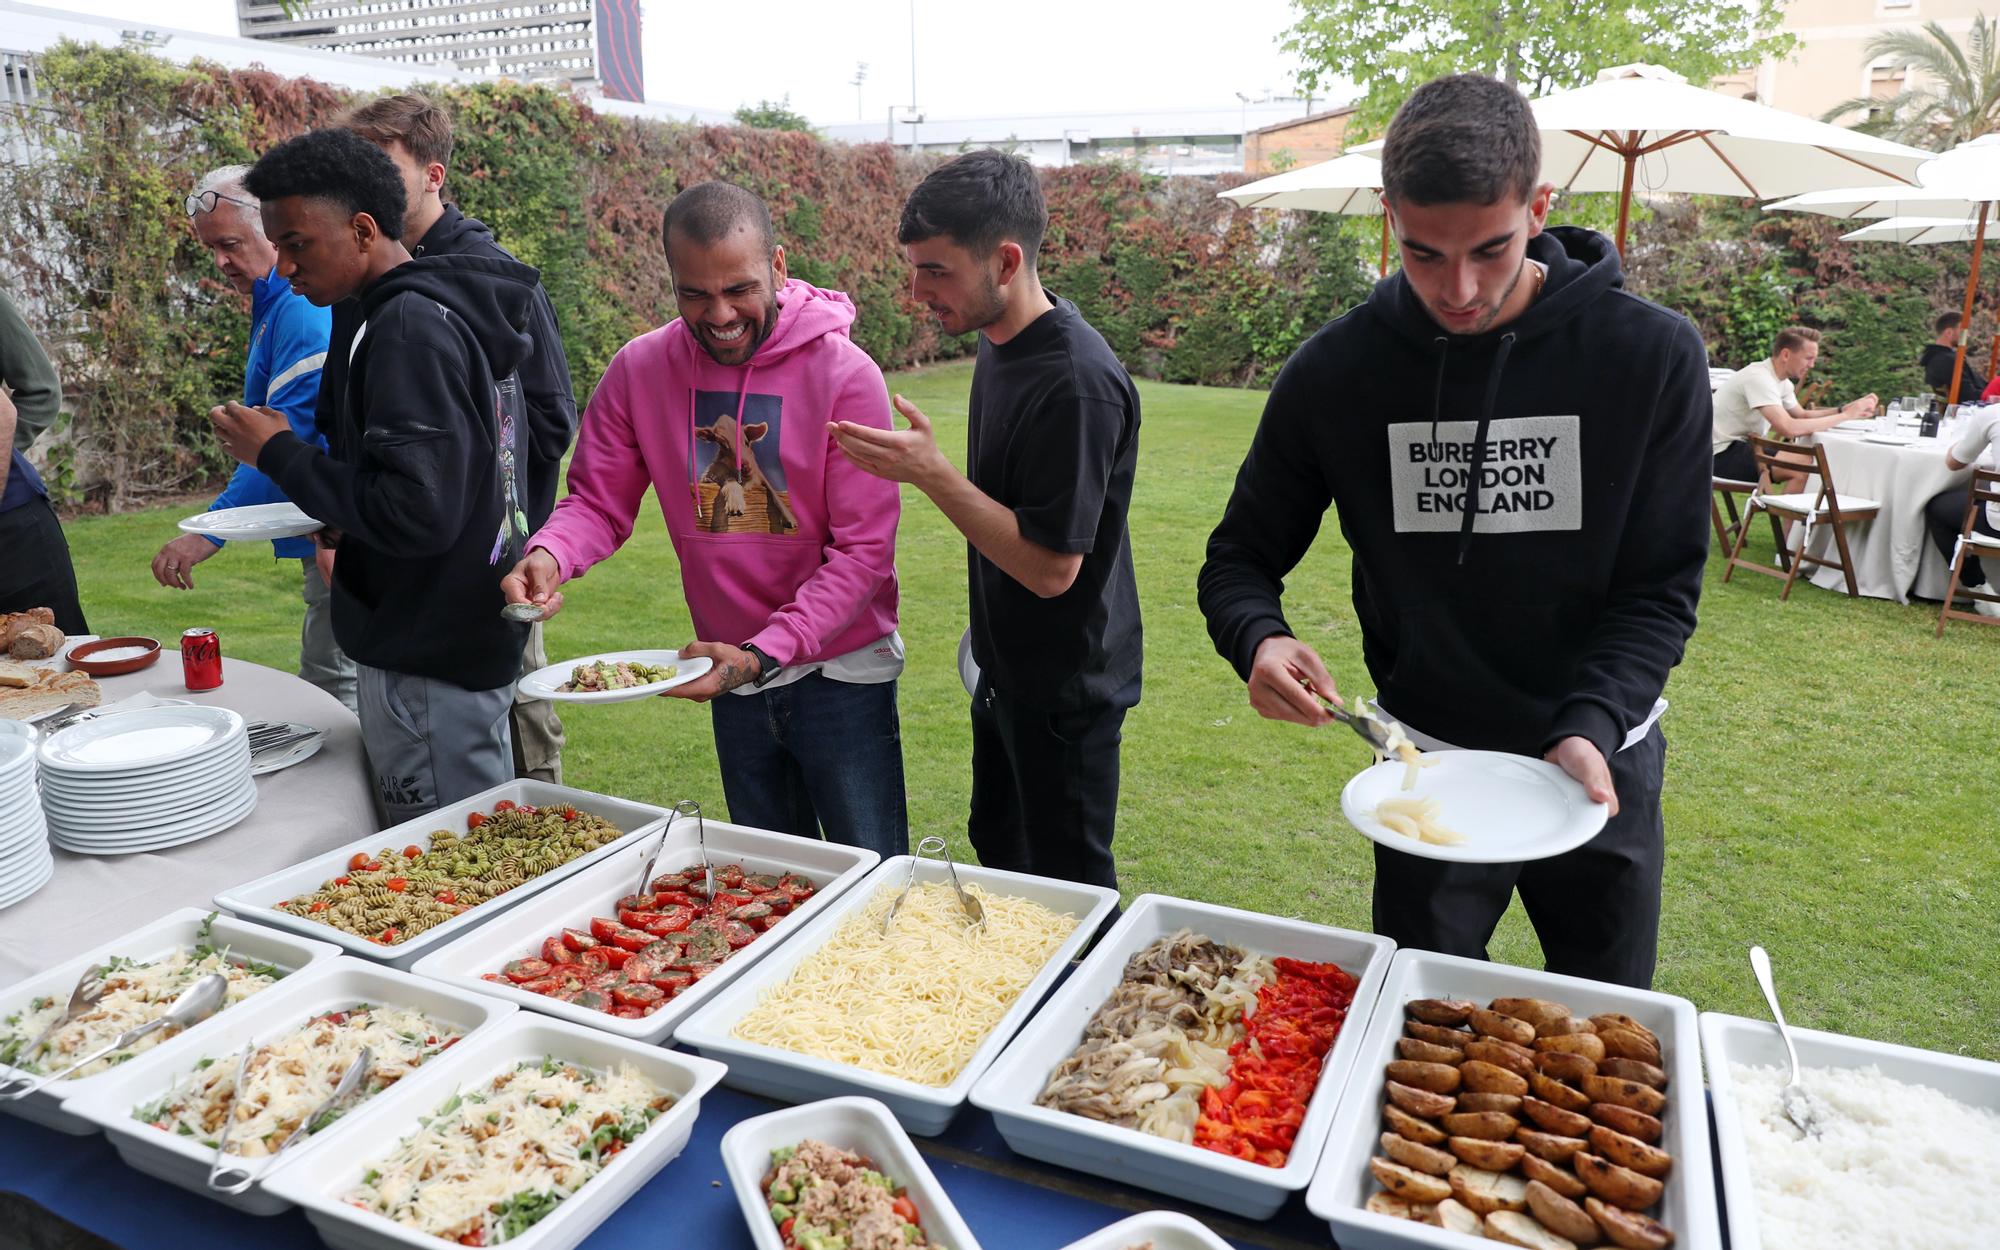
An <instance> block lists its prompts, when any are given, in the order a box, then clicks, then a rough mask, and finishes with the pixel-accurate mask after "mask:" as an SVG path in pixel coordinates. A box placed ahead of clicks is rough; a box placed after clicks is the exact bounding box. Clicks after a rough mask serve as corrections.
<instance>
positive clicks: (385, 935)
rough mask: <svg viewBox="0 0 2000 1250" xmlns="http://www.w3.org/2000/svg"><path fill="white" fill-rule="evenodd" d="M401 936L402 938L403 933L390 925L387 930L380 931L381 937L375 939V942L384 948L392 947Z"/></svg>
mask: <svg viewBox="0 0 2000 1250" xmlns="http://www.w3.org/2000/svg"><path fill="white" fill-rule="evenodd" d="M401 936H403V931H402V930H401V929H398V928H397V927H396V926H394V925H390V926H389V927H388V928H386V929H384V930H382V936H381V937H378V938H376V939H375V940H376V941H378V942H380V943H381V944H382V945H384V946H390V945H393V944H394V943H395V941H396V939H397V938H399V937H401Z"/></svg>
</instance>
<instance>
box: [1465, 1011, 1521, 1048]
mask: <svg viewBox="0 0 2000 1250" xmlns="http://www.w3.org/2000/svg"><path fill="white" fill-rule="evenodd" d="M1470 1023H1471V1025H1472V1031H1473V1032H1474V1033H1477V1034H1479V1035H1480V1036H1481V1037H1497V1038H1499V1039H1500V1040H1501V1041H1503V1042H1512V1043H1514V1044H1515V1045H1516V1046H1526V1045H1527V1044H1528V1043H1529V1042H1532V1041H1534V1040H1535V1026H1534V1025H1532V1024H1529V1023H1528V1022H1527V1021H1526V1020H1516V1019H1515V1018H1514V1017H1512V1016H1503V1015H1501V1014H1500V1013H1499V1012H1497V1011H1487V1010H1485V1009H1483V1008H1481V1009H1478V1010H1475V1011H1474V1012H1473V1013H1472V1018H1471V1021H1470Z"/></svg>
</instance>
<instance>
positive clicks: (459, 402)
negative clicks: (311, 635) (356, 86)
mask: <svg viewBox="0 0 2000 1250" xmlns="http://www.w3.org/2000/svg"><path fill="white" fill-rule="evenodd" d="M244 184H245V186H246V187H247V188H248V190H249V191H250V192H251V194H253V195H255V196H257V197H258V199H259V200H261V201H262V202H263V215H264V230H265V234H266V236H267V237H268V238H269V239H270V240H271V242H272V243H273V244H275V245H276V246H277V249H278V273H279V275H280V276H281V277H283V278H285V279H286V280H288V281H289V282H290V283H291V284H292V288H293V290H295V291H297V292H298V293H299V294H301V295H303V296H305V297H306V298H307V299H308V300H310V301H312V302H313V303H314V304H317V305H320V306H321V307H325V306H327V305H331V304H337V303H339V302H340V301H341V300H345V299H353V300H355V301H356V309H357V311H358V313H359V316H360V323H359V325H358V326H357V328H356V330H355V333H354V336H353V339H352V340H351V342H350V344H349V345H347V346H346V347H345V348H343V350H344V351H345V352H346V353H347V354H346V355H345V357H344V358H343V362H342V363H343V364H344V365H345V370H344V377H343V379H342V382H341V385H340V386H339V387H337V388H333V395H332V402H333V411H332V413H331V416H330V419H329V420H327V422H326V424H324V425H323V426H322V427H321V428H322V429H323V430H325V431H326V432H327V434H328V441H329V445H330V448H331V451H330V453H328V452H321V451H319V450H318V449H316V448H314V447H312V446H310V445H309V444H307V443H305V442H302V441H301V440H300V439H299V438H298V437H297V436H296V435H294V434H293V433H292V432H291V429H290V426H289V425H288V423H287V422H286V420H285V418H284V416H283V415H282V414H279V413H275V412H272V411H270V410H268V409H263V408H245V407H244V406H243V405H241V404H234V403H232V404H228V405H225V406H224V407H223V408H219V409H217V410H216V411H215V412H213V413H211V414H210V415H211V419H212V420H213V421H214V424H215V427H216V431H217V433H218V434H219V435H220V436H221V438H222V442H223V445H224V447H226V448H227V449H228V451H229V454H230V455H232V456H234V457H236V458H237V459H238V460H241V461H243V462H244V463H246V464H254V465H256V466H257V468H259V469H260V470H262V471H263V472H264V474H265V475H266V476H268V477H269V478H271V480H272V481H274V482H276V483H277V484H278V485H279V487H280V488H281V489H282V490H283V491H284V492H285V494H286V495H287V496H288V497H289V498H291V499H292V500H293V501H295V502H296V503H297V504H298V505H299V506H300V507H301V508H304V509H305V510H306V511H307V512H308V513H310V514H312V515H313V516H314V517H317V518H318V519H320V520H321V521H323V522H325V523H326V525H327V527H328V529H329V530H330V531H332V532H333V537H334V539H335V541H336V543H337V547H338V551H339V558H338V559H337V560H336V561H335V562H334V577H333V627H334V635H335V637H337V638H338V639H339V640H340V645H341V649H342V650H344V651H346V652H347V654H348V655H350V656H352V657H353V658H354V660H355V662H356V665H357V667H358V669H359V689H358V691H357V693H358V696H359V701H360V715H361V730H362V735H363V739H364V741H365V742H366V744H367V748H368V758H369V761H370V764H371V766H372V767H373V770H374V772H375V774H376V779H377V783H378V786H379V788H380V792H381V802H382V806H383V808H384V810H385V812H386V813H387V815H388V816H389V818H390V820H391V821H392V822H393V821H400V820H407V819H412V818H414V817H416V816H419V815H422V814H423V813H425V812H428V811H430V810H432V809H434V808H437V807H439V806H442V805H444V804H448V803H452V802H456V801H457V800H459V799H462V798H464V797H466V796H467V795H470V794H475V793H478V792H479V791H481V790H484V789H487V788H489V787H491V786H495V785H499V784H501V783H502V782H504V781H507V780H509V779H510V778H512V777H513V775H514V768H513V760H512V755H511V752H510V749H509V737H510V734H509V731H508V724H507V717H508V709H509V708H510V706H511V705H512V703H513V685H514V681H515V679H516V677H518V675H519V674H520V671H521V648H522V645H523V642H524V637H525V635H526V633H527V627H526V626H524V625H518V624H514V623H511V622H509V621H506V620H504V619H503V618H502V617H501V616H500V609H501V606H502V605H503V604H504V602H505V599H504V597H503V596H502V595H501V593H500V578H501V576H502V575H504V574H505V573H506V572H507V571H508V570H509V569H511V568H513V566H514V564H515V562H516V561H517V560H518V559H519V558H520V556H521V548H522V545H523V543H524V542H525V540H526V538H527V536H528V533H529V527H528V522H527V518H526V515H525V491H526V484H525V481H524V475H523V474H522V473H521V472H520V471H519V466H520V465H521V463H522V461H523V459H524V458H525V445H526V442H527V440H528V437H529V436H528V432H527V429H526V426H527V418H526V413H525V405H524V404H523V403H522V401H521V396H520V389H519V384H518V382H517V380H516V378H515V376H514V375H515V371H516V370H517V369H518V368H519V367H520V365H521V363H522V361H524V360H525V359H526V358H527V356H528V353H529V350H530V346H531V345H530V340H529V337H528V333H527V327H528V324H529V306H530V304H531V302H532V300H533V298H534V292H535V285H536V275H535V271H534V270H533V269H530V268H529V267H528V266H526V265H522V264H518V263H516V262H514V261H509V260H497V259H489V258H485V257H472V256H427V257H423V258H421V259H412V258H411V256H410V253H409V252H408V250H407V249H405V248H404V247H403V245H402V243H401V241H400V236H401V235H402V232H403V185H402V181H401V179H400V178H399V177H398V176H397V174H396V167H395V166H394V165H393V164H391V163H390V161H389V158H388V157H387V156H385V155H383V154H382V152H381V151H380V150H379V149H378V148H376V147H375V146H374V145H372V144H370V143H369V142H368V141H367V140H365V139H362V138H361V137H360V136H358V135H355V134H353V133H351V132H349V131H346V130H316V131H313V132H311V133H309V134H305V135H301V136H299V137H298V138H296V139H292V140H289V141H287V142H286V143H283V144H281V145H279V146H278V147H277V148H274V149H273V150H272V151H270V152H269V153H267V154H265V156H264V158H263V159H262V160H260V161H258V162H257V164H256V166H255V167H254V168H252V169H251V171H250V173H249V174H248V175H247V176H246V177H245V179H244ZM327 389H328V387H327V385H326V384H325V383H324V381H323V382H322V393H323V394H324V393H326V391H327Z"/></svg>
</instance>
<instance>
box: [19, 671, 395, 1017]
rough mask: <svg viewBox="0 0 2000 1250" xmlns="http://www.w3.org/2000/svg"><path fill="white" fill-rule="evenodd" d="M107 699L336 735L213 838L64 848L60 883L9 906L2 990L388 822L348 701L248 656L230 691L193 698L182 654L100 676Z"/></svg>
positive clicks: (232, 674) (273, 779)
mask: <svg viewBox="0 0 2000 1250" xmlns="http://www.w3.org/2000/svg"><path fill="white" fill-rule="evenodd" d="M98 683H99V684H100V685H101V686H102V687H103V688H104V699H103V701H104V703H106V704H111V703H116V702H118V701H119V700H121V699H127V698H130V697H131V696H133V695H135V694H139V693H140V692H142V691H143V692H145V693H148V694H151V695H153V696H155V697H157V698H161V699H185V700H187V701H188V702H190V703H205V704H209V705H212V706H215V707H226V708H231V709H233V710H235V711H236V712H239V713H241V714H242V716H243V718H244V719H245V720H246V721H252V722H255V721H295V722H298V723H300V724H305V725H311V726H313V727H314V728H316V729H322V730H325V731H326V741H325V742H324V744H322V745H321V747H320V750H319V753H318V754H316V755H314V756H313V757H312V758H311V759H308V760H306V761H305V762H304V763H300V764H294V765H292V766H291V767H290V768H285V769H281V770H279V771H277V772H273V773H267V774H265V775H264V776H261V777H258V778H257V779H256V784H257V806H256V808H255V809H253V810H252V811H251V813H250V814H249V815H248V816H246V817H244V818H243V819H242V820H241V821H239V822H237V824H235V825H234V826H232V827H230V828H229V829H226V830H224V831H223V832H221V833H218V834H216V835H214V836H213V837H208V838H204V839H202V840H201V841H199V842H190V843H188V844H186V845H184V846H176V847H170V848H168V849H167V850H163V851H150V852H143V853H140V854H137V855H117V856H106V855H78V854H75V853H73V852H70V851H65V850H62V849H61V848H56V851H55V860H56V871H55V876H54V877H53V878H51V879H50V881H49V883H48V884H47V885H45V886H43V887H42V888H41V889H40V890H39V891H37V892H36V893H35V894H33V895H31V896H29V897H28V898H27V899H25V900H23V901H21V902H19V903H16V904H15V905H13V906H12V907H8V908H5V909H0V986H5V985H8V984H11V983H13V982H15V981H19V980H21V979H23V978H25V977H28V976H30V975H32V974H34V973H37V972H40V971H41V970H42V969H44V968H46V967H48V966H49V965H50V964H54V963H60V962H62V961H63V960H65V959H69V958H71V957H72V956H74V955H76V954H77V953H78V952H80V951H83V950H87V949H89V948H90V947H93V946H99V945H102V944H103V943H104V942H105V941H106V940H108V939H110V938H115V937H117V936H118V935H119V934H121V933H127V932H130V931H131V930H133V929H136V928H138V927H139V926H141V925H144V924H149V923H151V922H152V921H154V920H157V919H159V918H160V917H161V916H164V915H165V914H167V913H168V912H170V911H173V910H174V909H176V908H180V907H207V906H210V900H211V899H213V898H214V896H215V895H216V894H218V893H219V892H221V891H222V890H223V889H224V888H225V887H228V886H232V885H237V884H240V883H242V882H245V881H252V880H255V879H256V878H258V877H261V876H264V875H265V874H266V873H272V872H276V871H278V870H279V869H280V868H286V867H289V866H291V865H293V864H296V863H298V862H299V861H300V860H303V859H308V858H310V857H312V856H314V855H317V854H319V853H320V852H322V851H328V850H332V849H334V848H335V847H338V846H341V845H343V844H345V843H348V842H352V841H353V840H354V839H356V838H360V837H365V836H367V835H368V834H370V833H373V832H375V831H376V830H377V829H379V828H380V827H381V826H380V824H379V822H378V821H377V819H376V815H375V804H374V800H373V797H372V788H371V785H370V782H369V774H368V770H367V766H366V762H365V758H364V756H363V753H362V749H361V725H360V722H358V721H356V720H355V718H354V713H352V712H350V711H348V710H347V709H346V708H345V707H343V706H341V703H340V701H339V700H338V699H335V698H334V697H333V696H332V695H329V694H327V693H326V692H325V691H323V690H321V689H319V688H318V687H317V686H313V685H311V684H309V683H308V682H305V681H302V680H301V679H299V678H298V677H296V676H294V675H292V674H291V673H283V672H279V671H278V670H277V669H274V668H266V667H265V666H263V665H261V664H252V663H250V662H249V661H247V660H233V659H228V658H224V660H223V661H222V685H220V686H218V687H217V688H216V689H214V690H204V691H200V692H198V693H197V692H190V691H189V690H188V689H187V686H186V685H185V684H184V682H183V680H182V677H181V661H180V653H179V652H177V651H174V650H171V649H168V650H163V651H162V652H161V653H160V658H159V660H158V662H157V663H155V664H153V665H152V666H151V667H148V668H144V669H141V670H139V671H138V672H136V673H128V674H126V675H125V676H122V677H104V678H99V679H98Z"/></svg>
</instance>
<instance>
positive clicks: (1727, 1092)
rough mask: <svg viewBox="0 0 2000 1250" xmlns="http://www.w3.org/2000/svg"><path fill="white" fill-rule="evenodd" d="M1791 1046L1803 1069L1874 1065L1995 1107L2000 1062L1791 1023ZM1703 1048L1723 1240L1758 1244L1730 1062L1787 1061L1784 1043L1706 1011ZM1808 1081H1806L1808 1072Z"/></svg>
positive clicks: (1756, 1247) (1750, 1023)
mask: <svg viewBox="0 0 2000 1250" xmlns="http://www.w3.org/2000/svg"><path fill="white" fill-rule="evenodd" d="M1792 1044H1793V1045H1794V1046H1796V1047H1798V1051H1799V1066H1800V1067H1801V1068H1865V1067H1868V1066H1869V1065H1870V1064H1873V1065H1874V1066H1875V1067H1877V1068H1879V1069H1881V1072H1882V1075H1883V1076H1886V1077H1889V1078H1890V1079H1891V1080H1897V1081H1902V1082H1904V1083H1906V1084H1910V1085H1928V1086H1929V1087H1930V1088H1932V1089H1934V1090H1937V1091H1938V1092H1939V1093H1941V1094H1944V1095H1945V1096H1946V1097H1949V1098H1955V1099H1957V1100H1958V1101H1959V1102H1962V1103H1967V1104H1969V1105H1971V1106H1974V1107H1985V1108H1986V1109H1988V1110H1990V1111H1994V1112H2000V1063H1988V1062H1986V1061H1984V1060H1980V1059H1968V1058H1966V1057H1964V1056H1962V1055H1947V1054H1942V1053H1940V1052H1938V1051H1934V1050H1918V1049H1916V1048H1915V1047H1911V1046H1896V1045H1892V1044H1891V1043H1888V1042H1871V1041H1867V1040H1865V1039H1863V1038H1859V1037H1846V1036H1843V1035H1841V1034H1839V1033H1821V1032H1819V1031H1818V1030H1816V1029H1801V1028H1798V1027H1797V1026H1794V1027H1793V1029H1792ZM1701 1050H1702V1055H1703V1057H1704V1058H1705V1059H1706V1060H1707V1061H1708V1087H1709V1091H1710V1093H1711V1094H1712V1095H1713V1098H1714V1103H1715V1142H1716V1150H1717V1161H1718V1163H1719V1164H1720V1171H1721V1173H1722V1205H1723V1218H1724V1220H1725V1221H1726V1222H1727V1223H1728V1226H1729V1244H1730V1247H1731V1250H1763V1245H1764V1239H1763V1237H1762V1235H1761V1234H1760V1233H1759V1231H1758V1227H1757V1199H1756V1190H1755V1189H1754V1188H1753V1187H1752V1183H1751V1179H1750V1158H1749V1153H1748V1150H1747V1148H1746V1147H1745V1146H1744V1142H1743V1111H1742V1108H1741V1107H1739V1106H1738V1105H1737V1102H1736V1084H1735V1081H1734V1079H1733V1078H1732V1077H1731V1076H1730V1072H1729V1065H1730V1064H1732V1063H1740V1064H1745V1065H1748V1066H1754V1067H1774V1066H1775V1067H1780V1068H1784V1067H1788V1066H1789V1060H1787V1059H1786V1057H1785V1044H1784V1042H1782V1041H1781V1040H1779V1037H1778V1028H1777V1026H1776V1025H1774V1024H1772V1023H1770V1022H1769V1021H1767V1020H1751V1019H1746V1018H1745V1017H1742V1016H1731V1015H1724V1014H1721V1013H1719V1012H1713V1011H1704V1012H1703V1013H1701ZM1807 1084H1808V1085H1810V1084H1811V1079H1810V1076H1808V1078H1807Z"/></svg>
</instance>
